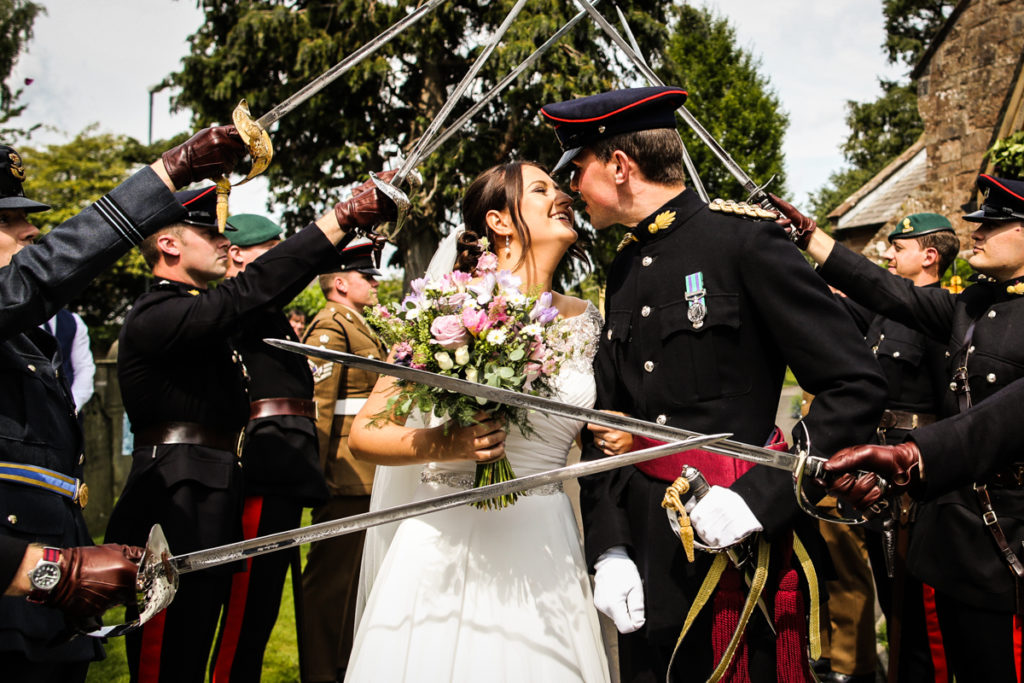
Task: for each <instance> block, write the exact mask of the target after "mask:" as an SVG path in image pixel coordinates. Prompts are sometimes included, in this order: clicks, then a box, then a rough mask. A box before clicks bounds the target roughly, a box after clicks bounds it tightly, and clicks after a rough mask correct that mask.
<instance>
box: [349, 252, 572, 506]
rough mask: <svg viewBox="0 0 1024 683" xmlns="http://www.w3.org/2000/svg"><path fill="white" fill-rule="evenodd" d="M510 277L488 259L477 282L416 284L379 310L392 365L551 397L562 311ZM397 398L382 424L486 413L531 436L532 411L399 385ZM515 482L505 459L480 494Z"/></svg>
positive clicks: (466, 419) (481, 480) (372, 317)
mask: <svg viewBox="0 0 1024 683" xmlns="http://www.w3.org/2000/svg"><path fill="white" fill-rule="evenodd" d="M521 286H522V281H521V280H520V279H519V278H518V277H516V276H514V275H512V273H511V272H510V271H507V270H502V271H498V270H497V257H496V256H495V255H494V254H492V253H490V252H484V254H483V256H481V257H480V260H479V263H478V264H477V269H476V271H475V273H474V274H473V275H470V274H468V273H463V272H460V271H454V272H451V273H447V274H445V275H444V276H442V277H441V278H440V280H427V279H425V278H421V279H418V280H415V281H413V283H412V292H411V293H410V294H409V295H408V296H407V297H405V299H404V300H403V301H402V302H401V303H397V304H390V305H389V306H376V307H374V309H373V310H372V311H370V312H369V314H368V315H367V321H368V322H369V324H370V325H371V326H372V327H373V328H374V329H376V330H377V332H378V333H379V334H380V336H381V339H383V340H384V342H385V343H386V344H387V345H388V346H390V347H391V349H392V354H393V356H394V362H396V363H398V364H401V365H406V366H409V367H413V368H418V369H421V370H428V371H430V372H436V373H438V374H442V375H449V376H451V377H458V378H460V379H465V380H469V381H470V382H479V383H482V384H488V385H490V386H493V387H500V388H502V389H511V390H512V391H521V392H528V393H531V394H539V395H546V394H548V393H550V385H549V382H550V378H551V377H552V376H553V375H554V374H555V372H557V370H558V366H559V363H560V361H561V356H560V354H556V353H555V352H554V350H553V349H552V348H551V347H550V342H551V341H552V340H553V339H555V335H556V332H555V330H553V329H552V327H551V326H552V323H553V322H554V321H555V319H556V318H557V317H558V309H557V308H555V307H553V306H552V305H551V293H550V292H544V293H542V294H539V295H536V296H532V295H527V294H525V293H523V292H522V290H521ZM398 386H399V393H398V395H397V396H395V397H393V398H391V399H390V400H389V402H388V407H387V409H386V410H385V411H384V412H383V413H382V414H381V415H378V416H376V417H377V418H382V419H383V418H387V417H388V416H391V415H395V416H405V415H408V414H409V413H410V412H411V411H412V410H413V409H418V410H419V411H420V412H422V413H423V414H424V415H427V414H430V413H431V412H433V413H434V414H435V415H437V416H438V417H442V418H444V417H447V418H449V419H450V420H451V421H453V422H454V423H456V424H458V425H461V426H468V425H471V424H475V423H476V419H475V417H474V416H475V415H476V414H477V413H479V412H480V411H481V410H484V411H487V412H489V413H490V414H492V415H493V416H495V417H496V418H498V419H503V420H505V421H506V422H507V423H508V424H510V425H515V426H516V427H518V428H519V430H520V431H521V432H522V433H523V435H528V434H529V433H530V427H529V424H528V422H527V417H528V415H527V413H528V411H527V410H526V409H523V408H514V407H512V406H506V405H501V404H495V403H490V402H487V401H485V400H484V399H481V398H475V397H472V396H465V395H463V394H457V393H453V392H450V391H445V390H443V389H438V388H435V387H428V386H424V385H422V384H414V383H412V382H404V381H401V380H399V383H398ZM514 478H515V473H514V472H513V471H512V467H511V465H510V464H509V462H508V459H507V458H502V459H501V460H498V461H496V462H493V463H487V464H478V465H477V468H476V486H478V487H479V486H486V485H487V484H494V483H497V482H502V481H508V480H510V479H514ZM516 498H517V495H516V494H514V493H513V494H509V495H505V496H501V497H500V498H496V499H491V500H487V501H481V502H479V503H476V505H477V507H481V508H482V507H487V508H491V507H495V508H502V507H506V506H507V505H512V504H513V503H515V501H516Z"/></svg>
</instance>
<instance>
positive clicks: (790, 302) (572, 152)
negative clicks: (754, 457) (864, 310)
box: [541, 87, 885, 681]
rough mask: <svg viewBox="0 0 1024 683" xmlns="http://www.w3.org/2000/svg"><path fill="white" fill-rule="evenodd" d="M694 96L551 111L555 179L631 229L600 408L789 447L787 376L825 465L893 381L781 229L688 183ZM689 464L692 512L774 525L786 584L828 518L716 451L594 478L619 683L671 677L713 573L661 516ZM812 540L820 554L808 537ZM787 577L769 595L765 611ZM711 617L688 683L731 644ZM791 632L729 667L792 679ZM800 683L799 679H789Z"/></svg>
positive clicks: (755, 526)
mask: <svg viewBox="0 0 1024 683" xmlns="http://www.w3.org/2000/svg"><path fill="white" fill-rule="evenodd" d="M685 99H686V93H685V92H684V91H683V90H681V89H679V88H672V87H653V88H637V89H630V90H618V91H613V92H606V93H602V94H600V95H594V96H592V97H584V98H580V99H576V100H570V101H567V102H559V103H556V104H551V105H548V106H546V107H544V108H543V109H542V110H541V113H542V114H543V115H544V116H545V117H546V118H547V120H548V121H549V122H550V123H551V124H552V125H554V127H555V134H556V136H557V137H558V140H559V143H560V144H561V146H562V150H563V152H564V153H563V155H562V158H561V159H560V160H559V162H558V164H557V166H556V167H555V171H554V172H555V173H557V172H559V171H560V170H562V169H567V168H568V169H570V170H571V171H572V179H571V181H570V188H571V189H572V190H573V191H575V192H578V193H579V195H580V197H581V199H582V200H583V202H584V203H585V204H586V210H587V213H588V215H589V217H590V221H591V223H592V224H593V226H594V228H596V229H598V230H602V229H604V228H607V227H609V226H611V225H617V224H618V225H623V226H625V227H626V228H627V229H628V231H627V232H626V235H625V238H624V239H623V240H622V243H621V244H620V247H619V253H618V255H617V256H616V258H615V261H614V262H613V263H612V266H611V270H610V272H609V276H608V287H607V293H606V304H605V315H606V322H605V327H604V330H603V331H602V334H601V337H600V346H599V348H598V352H597V357H596V358H595V360H594V367H595V374H596V377H597V407H598V408H601V409H606V410H619V411H623V412H625V413H628V414H631V415H633V416H636V417H639V418H642V419H645V420H650V421H653V422H657V423H659V424H668V425H671V426H675V427H681V428H686V429H691V430H697V431H700V432H705V433H713V432H732V433H733V434H734V437H733V438H734V439H736V440H738V441H742V442H745V443H750V444H756V445H765V444H771V443H775V442H779V441H781V440H782V439H781V438H780V437H779V435H778V434H777V430H776V428H775V425H774V420H775V413H776V408H777V406H778V402H779V394H780V390H781V386H782V380H783V377H784V374H785V369H786V367H787V366H788V367H790V368H792V370H793V372H794V374H795V375H796V377H797V379H798V380H799V382H800V385H801V386H802V387H803V388H804V389H806V390H807V391H809V392H811V393H812V394H815V400H814V403H813V404H812V405H811V409H810V412H809V414H808V415H807V418H806V419H805V420H804V424H805V425H806V427H807V429H808V431H809V433H810V436H811V443H812V444H813V446H814V449H815V451H820V452H823V453H826V454H830V453H832V452H834V449H835V448H837V447H841V446H844V445H849V444H852V443H859V441H858V440H859V439H865V438H870V435H871V433H872V430H873V429H874V426H875V425H877V424H878V419H879V416H880V414H881V410H882V405H883V402H884V400H885V383H884V380H883V378H882V376H881V374H880V373H879V370H878V368H877V365H876V363H875V362H874V360H873V358H872V357H871V354H870V351H869V350H868V349H867V347H866V346H865V345H864V343H863V340H862V338H861V335H860V334H859V333H858V332H857V330H856V328H855V327H854V326H853V324H852V323H851V321H850V319H849V317H848V316H847V315H846V314H845V313H844V312H843V311H842V310H841V309H840V308H839V306H838V304H836V303H835V301H833V299H832V296H831V294H830V293H829V291H828V290H827V288H826V287H825V286H824V285H823V283H822V282H821V280H820V278H818V277H817V275H815V274H814V272H813V271H812V270H811V268H810V267H809V266H808V265H807V264H806V263H805V262H804V260H803V259H802V258H801V257H800V256H799V254H798V253H797V252H796V250H794V249H793V247H792V245H791V244H790V243H789V241H788V240H787V238H786V235H785V233H784V232H783V230H782V229H781V228H779V227H778V226H777V225H776V224H775V223H774V222H771V221H770V220H765V219H758V218H748V217H745V216H742V217H741V216H738V215H733V214H726V213H723V212H719V211H714V210H712V208H710V207H709V205H706V204H704V203H703V202H702V201H701V200H700V198H699V197H698V195H697V194H696V193H695V192H693V191H692V190H688V189H686V187H685V185H684V179H683V171H682V168H683V166H682V160H683V147H682V141H681V140H680V137H679V134H678V133H677V131H676V120H675V110H676V109H677V108H678V107H679V106H681V105H682V103H683V102H684V101H685ZM599 446H600V444H599V443H598V444H595V443H589V444H588V445H587V446H586V447H585V450H584V457H585V458H598V457H602V455H604V454H605V453H603V452H602V449H601V448H600V447H599ZM683 464H693V465H695V466H696V467H698V469H700V470H701V471H702V472H703V473H704V475H705V476H706V477H707V478H708V480H709V482H710V483H711V484H713V485H715V486H714V488H713V489H712V491H711V493H709V494H708V496H707V497H706V498H705V499H703V500H702V501H701V502H700V503H699V504H698V505H697V506H696V507H694V508H693V510H692V512H691V518H692V521H693V524H694V527H695V528H696V530H697V532H698V534H699V535H700V536H701V537H702V539H703V540H704V541H705V542H706V543H708V545H721V546H728V545H733V544H735V543H737V542H738V541H740V540H741V539H742V538H743V537H744V536H745V535H747V534H749V533H751V532H755V531H763V532H764V534H765V536H766V537H767V539H768V540H769V541H771V542H772V544H773V549H774V552H773V556H772V558H771V559H772V564H771V567H772V568H773V570H775V571H777V572H781V573H785V572H786V570H787V569H788V566H789V565H788V560H789V551H788V549H789V547H790V546H789V544H790V542H791V541H790V539H791V538H792V534H791V532H792V530H793V528H794V525H799V524H801V523H807V522H810V524H804V526H807V527H813V526H814V524H816V523H815V522H813V520H811V519H810V518H809V517H805V516H803V515H801V514H799V513H798V508H797V506H796V501H795V499H794V495H793V491H792V484H791V481H790V475H789V474H788V473H786V472H783V471H780V470H773V469H769V468H767V467H763V466H759V467H753V468H750V467H749V466H747V464H746V463H742V462H740V461H734V460H731V459H729V458H727V457H725V456H719V455H715V454H711V453H707V452H701V453H697V454H693V453H690V454H679V455H675V456H668V457H666V458H662V459H660V460H657V461H654V463H653V464H651V465H650V466H636V467H626V468H623V469H620V470H615V471H613V472H609V473H607V474H602V475H596V476H594V477H590V478H588V479H586V480H583V481H581V494H580V499H581V500H580V502H581V507H582V511H583V524H584V531H585V539H586V553H587V561H588V563H589V564H590V566H591V567H592V568H593V569H594V570H595V589H594V602H595V604H596V605H597V607H598V609H600V610H601V611H602V612H604V613H605V614H607V615H608V616H610V617H611V618H612V619H613V620H614V621H615V624H616V627H617V628H618V629H619V631H620V633H621V634H622V635H620V637H619V666H620V673H621V678H622V680H623V681H660V680H665V674H666V669H667V667H668V664H669V659H670V657H671V655H672V651H673V648H674V647H675V645H676V640H677V639H678V637H679V632H680V628H681V626H682V624H683V620H684V617H685V616H686V613H687V610H688V609H689V607H690V604H691V602H692V601H693V599H694V598H695V596H696V593H697V591H698V589H699V587H700V585H701V582H702V580H703V578H704V575H705V574H706V572H707V570H708V567H709V565H710V558H709V556H708V555H707V554H705V553H698V556H697V560H696V562H695V563H693V564H689V563H688V562H687V560H686V557H685V555H684V553H683V549H682V546H681V543H680V542H679V538H678V537H676V536H674V535H673V532H672V530H671V528H670V527H669V524H668V521H667V520H666V516H665V512H664V510H662V508H661V506H660V503H661V500H662V497H663V495H664V493H665V489H666V487H667V486H668V484H669V483H670V482H671V481H672V480H674V479H675V478H676V477H677V476H679V472H680V469H681V467H682V465H683ZM800 538H801V539H802V540H803V541H804V542H805V543H809V542H810V539H809V538H808V534H807V533H805V532H804V531H802V530H801V531H800ZM780 567H781V570H780V569H779V568H780ZM791 575H792V574H791ZM778 576H779V573H776V574H775V578H773V579H770V580H769V584H768V585H769V589H768V590H767V591H766V592H765V597H766V600H768V602H769V604H771V602H772V599H773V598H774V595H773V594H770V593H773V592H774V587H775V586H778V585H779V580H778ZM792 576H795V575H792ZM730 580H733V579H730ZM722 585H723V587H724V586H725V581H724V580H723V584H722ZM737 590H738V588H737ZM722 592H723V591H719V593H722ZM716 611H717V612H718V613H719V614H718V616H721V613H722V610H716V609H714V606H712V608H710V609H705V610H704V611H703V612H702V613H701V617H700V618H698V620H697V621H696V623H695V624H694V626H693V628H692V629H691V631H690V634H689V635H688V636H687V637H686V639H685V640H684V641H683V643H682V646H681V647H680V650H679V653H678V654H677V656H676V658H675V661H674V665H673V671H672V673H673V676H674V677H675V678H676V679H678V680H682V679H684V678H686V679H687V680H705V679H706V678H707V676H708V674H709V673H710V672H711V671H712V669H713V668H714V665H715V664H716V663H717V659H718V656H719V655H718V654H713V651H712V644H713V643H714V644H715V645H716V649H718V650H719V651H720V650H721V649H722V648H721V647H720V643H721V642H722V637H721V634H720V633H716V635H717V636H718V637H717V638H715V639H713V638H712V631H713V630H717V629H716V628H715V627H716V626H717V627H719V629H721V628H723V627H722V622H721V620H720V619H716V618H715V616H713V615H715V613H716ZM798 621H802V619H799V620H798ZM730 635H731V633H725V635H724V639H725V640H726V641H727V640H728V637H729V636H730ZM781 636H782V632H781V629H780V637H779V638H777V639H776V638H775V637H773V634H772V633H771V631H770V630H769V629H768V627H767V625H766V624H765V622H764V618H763V617H760V616H755V617H754V618H753V619H751V623H750V627H749V628H748V633H747V648H746V649H745V650H741V651H740V652H739V653H738V654H737V656H736V659H737V660H740V661H741V663H739V664H734V670H735V669H736V668H737V667H738V666H739V667H742V666H744V664H745V666H746V668H748V670H749V672H750V679H751V680H753V681H761V680H771V681H775V680H776V658H777V656H778V658H779V664H778V666H779V668H780V669H782V668H783V661H782V660H783V658H787V659H788V656H793V652H792V650H793V649H794V648H799V647H800V646H801V644H800V642H799V640H795V641H794V639H788V640H787V639H786V638H783V637H781ZM794 642H795V645H794ZM776 643H779V644H780V646H779V647H780V649H779V650H777V649H776ZM786 648H789V650H788V651H787V650H786ZM789 661H797V660H792V659H791V660H789ZM803 662H804V663H805V662H806V656H805V655H804V657H803ZM780 675H781V674H780ZM802 675H803V674H802V672H794V673H793V680H801V681H802V680H805V678H803V677H800V676H802ZM785 678H786V677H784V676H783V677H782V678H780V680H784V679H785Z"/></svg>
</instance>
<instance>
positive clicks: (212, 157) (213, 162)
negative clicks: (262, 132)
mask: <svg viewBox="0 0 1024 683" xmlns="http://www.w3.org/2000/svg"><path fill="white" fill-rule="evenodd" d="M243 156H245V143H244V142H242V138H241V136H239V134H238V131H237V130H236V129H235V127H234V126H213V127H212V128H204V129H202V130H201V131H199V132H198V133H196V134H195V135H193V136H192V137H190V138H189V139H188V140H186V141H185V142H183V143H181V144H180V145H178V146H177V147H174V148H171V149H169V150H167V151H166V152H164V153H163V155H162V156H161V158H162V159H163V160H164V168H165V169H167V175H169V176H170V177H171V182H172V183H174V186H175V187H177V188H179V189H180V188H182V187H186V186H188V185H191V184H192V183H194V182H196V181H197V180H205V179H207V178H217V177H220V176H222V175H227V174H228V173H231V171H232V170H233V169H234V168H235V165H236V164H238V162H239V161H240V160H241V158H242V157H243Z"/></svg>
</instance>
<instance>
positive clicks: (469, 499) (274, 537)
mask: <svg viewBox="0 0 1024 683" xmlns="http://www.w3.org/2000/svg"><path fill="white" fill-rule="evenodd" d="M728 436H731V435H730V434H710V435H703V434H702V435H698V436H693V437H688V438H685V439H681V440H675V441H674V442H673V443H666V444H662V445H659V446H655V447H653V448H647V449H644V450H642V451H634V452H632V453H623V454H622V455H616V456H611V457H607V458H600V459H598V460H588V461H585V462H580V463H576V464H575V465H568V466H566V467H560V468H558V469H554V470H549V471H547V472H539V473H537V474H531V475H528V476H525V477H520V478H518V479H512V480H511V481H504V482H499V483H497V484H490V485H489V486H481V487H479V488H474V489H468V490H466V491H457V492H455V493H449V494H447V495H443V496H438V497H436V498H430V499H427V500H422V501H419V502H413V503H405V504H404V505H396V506H395V507H391V508H386V509H384V510H377V511H375V512H366V513H363V514H360V515H353V516H352V517H345V518H343V519H337V520H332V521H329V522H322V523H320V524H314V525H312V526H308V527H302V528H300V529H294V530H292V531H281V532H278V533H276V534H269V535H267V536H260V537H259V538H252V539H249V540H247V541H240V542H238V543H230V544H228V545H222V546H219V547H217V548H209V549H207V550H197V551H195V552H192V553H185V554H182V555H171V552H170V549H169V548H168V546H167V540H166V539H165V537H164V534H163V530H162V529H161V528H160V525H159V524H158V525H156V526H154V527H153V529H152V530H151V531H150V536H149V541H148V543H147V544H146V552H145V553H144V554H143V556H142V559H141V560H140V561H139V571H138V575H137V579H136V587H137V589H138V611H139V617H138V618H136V619H135V620H133V621H131V622H128V623H124V624H117V625H113V626H105V627H103V628H100V629H97V630H95V631H92V632H90V633H87V634H86V635H89V636H94V637H97V638H108V637H113V636H120V635H124V634H125V633H130V632H131V631H134V630H136V629H137V628H139V627H140V626H141V625H142V624H144V623H146V622H147V621H149V619H151V618H153V616H155V615H156V614H158V613H159V612H160V611H161V610H163V609H164V608H166V607H167V605H169V604H170V603H171V601H172V600H173V599H174V594H175V592H176V591H177V587H178V577H179V576H180V575H181V574H187V573H189V572H194V571H199V570H201V569H209V568H210V567H216V566H219V565H223V564H229V563H231V562H237V561H239V560H244V559H246V558H249V557H256V556H257V555H265V554H266V553H272V552H276V551H278V550H284V549H285V548H291V547H293V546H298V545H301V544H303V543H315V542H316V541H323V540H325V539H328V538H334V537H336V536H342V535H344V534H351V533H354V532H356V531H363V530H365V529H369V528H370V527H374V526H378V525H381V524H387V523H389V522H397V521H399V520H403V519H408V518H410V517H418V516H420V515H425V514H428V513H431V512H438V511H441V510H447V509H449V508H454V507H459V506H461V505H467V504H469V503H473V502H476V501H479V500H486V499H488V498H496V497H499V496H503V495H506V494H509V493H514V492H518V491H526V490H529V489H534V488H537V487H539V486H544V485H547V484H554V483H557V482H562V481H566V480H568V479H577V478H579V477H585V476H588V475H591V474H597V473H600V472H607V471H609V470H613V469H617V468H619V467H625V466H627V465H635V464H636V463H638V462H645V461H647V460H653V459H654V458H660V457H663V456H666V455H669V454H671V453H678V452H679V451H686V450H690V449H691V448H700V447H704V446H709V445H711V444H713V443H715V442H717V441H720V440H722V439H724V438H726V437H728ZM479 514H488V513H486V512H480V513H479Z"/></svg>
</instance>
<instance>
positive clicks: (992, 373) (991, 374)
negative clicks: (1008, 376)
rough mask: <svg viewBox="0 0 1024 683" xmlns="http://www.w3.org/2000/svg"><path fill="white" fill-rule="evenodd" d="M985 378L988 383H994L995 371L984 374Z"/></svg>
mask: <svg viewBox="0 0 1024 683" xmlns="http://www.w3.org/2000/svg"><path fill="white" fill-rule="evenodd" d="M985 379H986V380H988V383H989V384H995V381H996V373H994V372H990V373H988V374H987V375H985Z"/></svg>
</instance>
